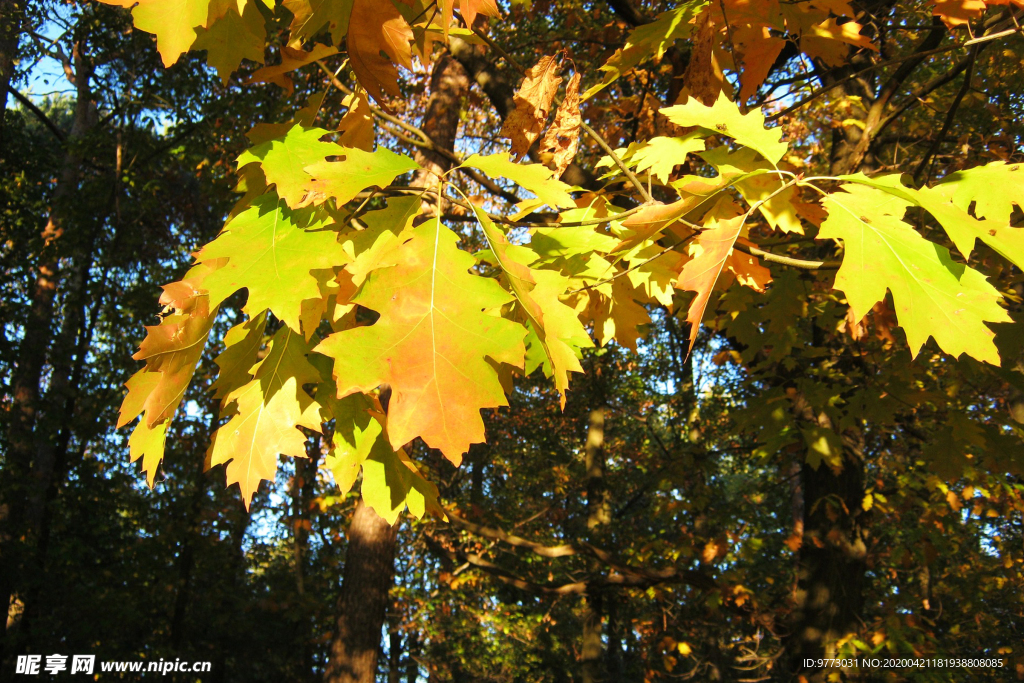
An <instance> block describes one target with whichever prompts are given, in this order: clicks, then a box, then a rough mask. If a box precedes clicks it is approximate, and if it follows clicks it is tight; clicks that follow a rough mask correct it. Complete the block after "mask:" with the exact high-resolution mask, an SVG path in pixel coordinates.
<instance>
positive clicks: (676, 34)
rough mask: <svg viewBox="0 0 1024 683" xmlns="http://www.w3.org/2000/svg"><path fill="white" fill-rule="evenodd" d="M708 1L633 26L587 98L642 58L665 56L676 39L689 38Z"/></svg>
mask: <svg viewBox="0 0 1024 683" xmlns="http://www.w3.org/2000/svg"><path fill="white" fill-rule="evenodd" d="M706 4H707V3H706V2H704V0H690V1H689V2H685V3H683V4H682V5H680V6H679V7H677V8H675V9H672V10H669V11H667V12H662V13H661V14H659V15H658V16H657V17H656V18H655V20H654V21H652V22H650V23H647V24H644V25H642V26H638V27H636V28H635V29H633V31H632V32H631V33H630V34H629V36H628V37H627V38H626V44H625V45H624V46H623V47H622V48H621V49H619V50H617V51H616V52H615V54H613V55H612V56H611V57H609V58H608V61H606V62H605V63H604V64H603V65H602V66H601V71H603V72H605V75H604V79H603V80H602V81H601V82H600V83H598V84H597V85H595V86H593V87H592V88H590V89H589V90H587V91H586V92H585V93H584V94H583V99H584V100H588V99H590V98H591V97H593V96H594V95H596V94H597V93H598V92H600V91H601V90H603V89H604V88H605V87H607V86H608V85H609V84H611V83H613V82H615V81H616V80H617V79H618V78H619V77H620V76H622V75H623V74H625V73H627V72H628V71H630V70H631V69H633V68H635V67H637V66H639V65H640V64H641V63H642V62H644V61H646V60H648V59H661V57H662V56H663V55H664V54H665V51H666V50H668V49H669V48H670V47H672V45H673V43H675V41H677V40H683V39H685V38H689V37H690V35H691V34H692V33H693V28H694V19H695V17H696V16H697V14H698V13H699V12H700V11H701V10H702V9H703V8H704V6H705V5H706Z"/></svg>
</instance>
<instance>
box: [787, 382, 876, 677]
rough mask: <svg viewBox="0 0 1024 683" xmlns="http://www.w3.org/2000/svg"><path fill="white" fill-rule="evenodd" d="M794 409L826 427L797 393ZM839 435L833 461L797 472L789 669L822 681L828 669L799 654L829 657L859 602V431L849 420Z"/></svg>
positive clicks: (854, 619)
mask: <svg viewBox="0 0 1024 683" xmlns="http://www.w3.org/2000/svg"><path fill="white" fill-rule="evenodd" d="M794 410H795V411H796V413H797V415H798V417H799V418H801V419H803V420H805V421H808V422H815V423H817V424H818V425H819V426H821V427H823V428H825V429H832V428H833V425H832V424H831V422H830V421H829V420H828V418H827V417H826V416H825V415H824V413H822V414H820V415H817V416H815V415H814V414H813V410H812V409H811V407H810V406H809V405H808V404H807V403H806V402H805V400H804V399H803V397H802V396H801V395H800V394H799V393H797V394H795V400H794ZM841 439H842V442H843V460H842V463H841V465H840V466H839V467H837V468H833V467H831V466H829V465H828V464H826V463H824V462H822V463H820V464H819V466H818V468H817V469H815V468H813V467H811V466H810V465H809V464H807V463H806V462H805V463H804V464H803V465H802V467H801V472H800V474H801V477H800V478H801V487H802V489H803V496H802V497H803V541H802V545H801V546H800V552H799V557H798V561H797V585H796V592H795V596H794V609H793V614H792V617H791V622H790V624H791V629H790V633H791V635H790V642H789V643H788V648H789V654H790V661H791V663H792V666H793V668H794V670H795V671H802V672H803V673H804V675H805V678H806V679H807V680H808V681H809V682H811V683H815V682H817V681H825V680H826V679H827V678H826V677H827V676H828V674H829V673H830V672H829V671H828V670H821V669H813V668H811V669H807V670H805V669H804V667H803V660H804V659H808V658H809V659H820V658H834V657H835V656H836V649H835V644H836V642H837V641H838V640H839V639H841V638H843V637H844V636H848V635H850V634H852V633H856V632H857V631H858V630H859V629H860V626H861V619H860V615H861V611H862V609H863V606H864V585H865V572H866V570H867V562H866V559H867V545H866V544H865V542H864V538H865V528H864V519H863V514H862V513H863V501H864V444H863V435H862V433H861V431H860V429H859V428H848V429H846V430H845V432H844V433H843V434H842V435H841Z"/></svg>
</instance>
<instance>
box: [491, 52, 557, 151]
mask: <svg viewBox="0 0 1024 683" xmlns="http://www.w3.org/2000/svg"><path fill="white" fill-rule="evenodd" d="M556 57H557V56H551V57H541V60H540V61H539V62H537V63H536V64H535V65H533V66H532V67H531V68H529V69H527V70H526V78H525V79H524V80H523V85H522V86H520V88H519V91H518V92H517V93H516V95H515V104H516V108H515V111H513V112H512V113H511V114H509V115H508V118H507V119H505V124H504V125H503V126H502V127H501V137H503V138H508V139H510V140H511V141H512V155H513V156H514V157H515V158H516V160H517V161H518V160H519V159H522V158H523V157H524V156H526V153H527V152H528V151H529V150H530V146H531V145H532V144H533V143H534V141H535V140H536V139H537V138H538V137H540V133H541V131H542V130H544V124H545V123H546V122H547V120H548V114H549V113H550V111H551V102H552V100H554V99H555V93H556V92H557V91H558V86H559V85H561V84H562V79H561V78H560V77H559V76H558V73H557V72H558V60H557V58H556Z"/></svg>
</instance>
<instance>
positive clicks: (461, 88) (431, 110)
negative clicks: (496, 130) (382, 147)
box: [413, 52, 469, 214]
mask: <svg viewBox="0 0 1024 683" xmlns="http://www.w3.org/2000/svg"><path fill="white" fill-rule="evenodd" d="M468 94H469V76H468V75H467V74H466V70H465V69H464V68H462V65H461V64H460V63H459V62H458V61H456V60H455V59H454V58H453V57H452V56H451V55H450V54H448V53H447V52H445V53H444V54H442V55H441V56H439V57H438V58H437V60H436V61H435V62H434V69H433V71H432V72H431V74H430V97H429V98H428V100H427V109H426V112H424V114H423V123H422V125H421V128H422V129H423V132H425V133H426V134H427V135H428V136H430V139H431V140H433V141H434V144H436V145H437V146H438V147H440V148H442V149H446V150H448V151H449V152H451V151H454V150H455V137H456V135H457V134H458V131H459V112H460V111H461V110H462V103H463V100H464V99H465V97H466V96H467V95H468ZM414 157H415V159H416V163H418V164H419V165H420V166H422V170H420V171H417V172H416V176H415V177H414V179H413V185H415V186H417V187H430V188H436V187H437V184H438V178H439V177H440V176H441V174H442V173H444V172H445V171H447V170H448V169H449V168H451V166H452V162H451V160H450V159H448V158H447V157H445V156H444V155H442V154H439V153H437V152H433V151H431V150H426V149H421V148H419V147H417V148H416V151H415V153H414ZM444 210H445V207H444V206H443V205H442V206H441V209H440V211H438V210H437V204H436V202H435V200H434V198H433V197H431V196H430V195H424V198H423V211H424V213H435V212H436V213H438V214H441V213H444Z"/></svg>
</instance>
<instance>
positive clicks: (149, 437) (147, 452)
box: [128, 420, 170, 488]
mask: <svg viewBox="0 0 1024 683" xmlns="http://www.w3.org/2000/svg"><path fill="white" fill-rule="evenodd" d="M168 424H170V420H165V421H163V422H160V423H158V424H156V425H154V426H152V427H150V426H149V425H147V424H146V421H145V420H142V421H140V422H139V424H137V425H135V429H134V430H132V435H131V436H130V437H129V438H128V452H129V455H130V459H129V462H135V461H137V460H139V459H141V460H142V471H143V472H144V473H145V474H146V483H147V484H149V487H150V488H153V482H154V481H155V480H156V471H157V469H159V467H160V463H161V461H163V459H164V447H165V446H166V443H167V425H168Z"/></svg>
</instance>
